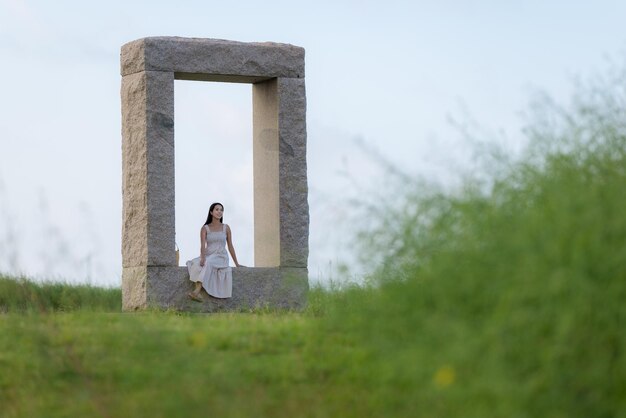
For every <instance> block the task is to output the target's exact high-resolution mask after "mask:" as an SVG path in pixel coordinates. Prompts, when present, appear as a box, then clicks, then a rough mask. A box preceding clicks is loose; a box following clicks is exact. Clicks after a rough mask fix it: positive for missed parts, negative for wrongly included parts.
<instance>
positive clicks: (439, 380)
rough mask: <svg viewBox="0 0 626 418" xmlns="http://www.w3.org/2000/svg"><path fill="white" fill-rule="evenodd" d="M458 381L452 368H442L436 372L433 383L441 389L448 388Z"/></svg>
mask: <svg viewBox="0 0 626 418" xmlns="http://www.w3.org/2000/svg"><path fill="white" fill-rule="evenodd" d="M455 380H456V373H455V371H454V368H453V367H452V366H442V367H440V368H439V370H437V372H435V375H434V376H433V383H434V384H435V386H437V387H438V388H439V389H443V388H446V387H448V386H450V385H451V384H453V383H454V381H455Z"/></svg>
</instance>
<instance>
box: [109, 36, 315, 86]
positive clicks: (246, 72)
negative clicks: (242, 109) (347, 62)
mask: <svg viewBox="0 0 626 418" xmlns="http://www.w3.org/2000/svg"><path fill="white" fill-rule="evenodd" d="M140 71H166V72H175V73H186V74H205V75H206V74H209V75H211V74H212V75H224V74H225V75H238V76H253V77H261V78H272V77H288V78H304V48H302V47H298V46H294V45H290V44H280V43H274V42H237V41H227V40H223V39H203V38H182V37H169V36H159V37H147V38H142V39H137V40H135V41H132V42H129V43H127V44H125V45H124V46H122V52H121V74H122V76H126V75H129V74H133V73H137V72H140ZM183 79H184V78H183Z"/></svg>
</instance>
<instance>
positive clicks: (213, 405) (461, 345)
mask: <svg viewBox="0 0 626 418" xmlns="http://www.w3.org/2000/svg"><path fill="white" fill-rule="evenodd" d="M624 81H626V77H623V76H620V78H618V79H617V81H616V83H615V84H614V85H611V88H607V87H605V88H603V89H602V90H601V91H598V90H594V89H591V90H588V91H586V92H583V93H585V94H583V95H582V96H581V97H579V98H577V100H575V101H574V104H573V105H572V108H571V109H569V110H567V112H564V113H563V112H555V113H554V114H553V116H552V119H550V118H548V119H549V121H550V123H539V122H538V123H537V124H536V125H534V126H533V129H532V130H530V131H529V135H530V137H531V139H532V141H531V148H530V149H529V152H528V154H527V156H526V157H524V158H522V159H521V160H520V161H517V162H510V163H507V164H506V165H505V169H503V170H502V169H501V170H496V171H497V172H498V173H499V174H498V175H496V176H495V177H493V178H491V179H490V181H489V182H488V183H487V184H485V183H481V182H478V181H477V180H476V179H474V180H472V179H469V180H468V181H467V184H466V187H465V188H463V190H461V191H459V192H457V193H453V194H446V193H437V192H428V193H424V192H423V189H421V188H418V187H413V185H412V184H403V185H399V186H401V187H399V188H402V187H403V188H404V193H405V198H404V200H403V202H404V203H403V204H402V205H401V206H397V207H392V208H389V210H388V211H387V216H385V219H384V220H383V221H382V222H381V223H380V225H378V227H377V228H374V229H373V230H370V231H367V232H364V233H361V234H359V236H358V243H359V245H361V247H362V253H364V254H376V255H377V257H376V259H375V263H373V265H372V273H371V275H370V277H369V280H368V281H367V284H364V285H360V286H356V285H352V286H344V287H343V288H339V289H331V290H328V289H326V290H325V289H320V288H316V289H313V290H312V291H311V292H310V294H309V303H308V306H307V308H306V309H305V310H304V311H302V312H272V311H268V310H261V311H256V312H249V313H237V314H224V313H222V314H210V315H198V314H184V313H177V312H163V311H145V312H141V313H121V312H120V300H121V294H120V290H119V289H100V288H96V287H90V286H70V285H62V284H38V283H35V282H33V281H29V280H26V279H16V278H12V277H2V278H0V417H2V418H5V417H6V418H9V417H120V418H122V417H123V418H127V417H204V416H214V415H215V416H227V417H383V416H384V417H476V418H484V417H520V418H522V417H524V418H525V417H527V418H537V417H555V418H556V417H563V418H572V417H580V418H594V417H598V418H610V417H626V193H624V190H626V117H625V115H624V108H625V106H624V105H625V104H626V100H625V98H626V94H625V87H624V86H626V82H624ZM555 115H556V116H555ZM390 189H391V188H390ZM397 189H398V188H393V190H397ZM381 201H382V200H381ZM370 203H371V202H370ZM374 203H376V202H374Z"/></svg>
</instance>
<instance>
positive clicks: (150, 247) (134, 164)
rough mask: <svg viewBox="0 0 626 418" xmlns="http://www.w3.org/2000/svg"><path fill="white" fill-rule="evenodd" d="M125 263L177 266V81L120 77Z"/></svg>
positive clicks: (165, 76)
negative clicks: (175, 171) (175, 190)
mask: <svg viewBox="0 0 626 418" xmlns="http://www.w3.org/2000/svg"><path fill="white" fill-rule="evenodd" d="M121 95H122V178H123V180H122V189H123V190H122V192H123V194H124V202H123V224H122V255H123V257H122V263H123V266H124V267H135V266H142V265H151V266H163V265H174V264H175V263H176V260H175V252H174V228H175V221H174V216H175V215H174V204H175V200H174V184H175V181H174V76H173V73H164V72H154V71H148V72H141V73H137V74H132V75H129V76H126V77H123V78H122V92H121Z"/></svg>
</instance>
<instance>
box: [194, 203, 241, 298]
mask: <svg viewBox="0 0 626 418" xmlns="http://www.w3.org/2000/svg"><path fill="white" fill-rule="evenodd" d="M223 214H224V205H222V204H221V203H217V202H216V203H213V204H212V205H211V207H210V208H209V216H208V217H207V220H206V222H205V224H204V225H203V226H202V229H201V230H200V257H198V258H194V259H193V260H190V261H187V269H188V270H189V280H191V281H192V282H195V283H196V287H195V289H194V290H193V292H189V293H188V294H187V296H189V298H190V299H192V300H195V301H197V302H202V298H201V297H200V292H201V291H202V288H203V287H204V290H206V292H207V293H208V294H209V295H211V296H214V297H216V298H229V297H231V296H232V289H233V277H232V271H231V268H230V267H229V266H228V253H227V252H226V244H228V251H229V252H230V255H231V257H232V258H233V261H234V262H235V266H237V267H239V262H238V261H237V255H236V254H235V249H234V248H233V241H232V235H231V232H230V227H229V226H228V225H226V224H224V223H223V220H224V217H223Z"/></svg>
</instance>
